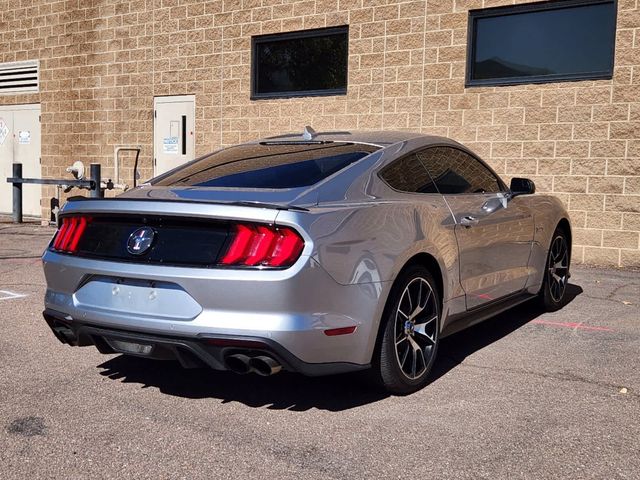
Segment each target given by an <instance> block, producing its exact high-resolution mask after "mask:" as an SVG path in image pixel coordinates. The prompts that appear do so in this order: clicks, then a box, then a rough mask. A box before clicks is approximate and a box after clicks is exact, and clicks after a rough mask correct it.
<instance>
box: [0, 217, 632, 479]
mask: <svg viewBox="0 0 640 480" xmlns="http://www.w3.org/2000/svg"><path fill="white" fill-rule="evenodd" d="M52 234H53V229H51V228H49V227H41V226H39V224H36V223H27V224H24V225H21V226H14V225H12V224H11V223H8V222H7V220H6V218H5V219H4V221H0V311H1V312H2V327H1V328H2V335H0V472H2V473H1V476H2V478H5V479H9V478H88V477H91V478H128V477H136V478H151V477H154V478H200V477H202V478H205V477H206V478H233V479H237V478H242V479H253V478H256V479H258V478H259V479H262V478H274V479H289V478H291V479H306V478H322V479H330V478H341V479H342V478H349V479H359V478H385V479H387V478H437V479H440V478H443V479H449V478H468V479H480V478H487V479H501V478H509V479H514V478H531V479H540V478H576V479H578V478H580V479H583V478H598V479H601V478H625V479H638V478H640V433H639V432H640V273H638V272H632V271H617V270H596V269H587V268H574V269H573V277H572V280H571V286H570V293H571V297H572V300H571V302H570V303H569V304H568V305H567V306H566V307H565V308H564V309H563V310H561V311H559V312H556V313H553V314H547V313H545V314H542V313H541V312H540V311H538V310H537V309H536V308H535V307H534V306H533V305H531V304H524V305H522V306H520V307H518V308H517V309H514V310H512V311H509V312H507V313H504V314H502V315H499V316H498V317H495V318H493V319H491V320H489V321H487V322H485V323H483V324H481V325H479V326H476V327H474V328H472V329H469V330H467V331H465V332H462V333H460V334H457V335H454V336H452V337H449V338H447V339H446V340H444V341H443V342H442V344H441V349H440V352H439V357H438V360H437V361H436V366H435V370H434V372H433V374H432V381H431V383H430V384H429V385H428V386H427V387H426V388H425V389H423V390H422V391H420V392H418V393H416V394H413V395H410V396H407V397H390V396H387V395H385V394H382V393H380V392H378V391H376V390H374V389H372V388H370V387H369V386H368V384H367V383H366V382H365V380H364V379H363V378H362V376H361V375H352V374H350V375H341V376H334V377H323V378H306V377H302V376H300V375H294V374H289V373H282V374H278V375H276V376H274V377H269V378H262V377H257V376H255V375H247V376H236V375H234V374H230V373H229V374H227V373H216V372H212V371H206V370H183V369H181V368H180V367H179V366H178V365H176V364H173V363H160V362H153V361H148V360H144V359H136V358H128V357H123V356H120V355H108V356H104V355H101V354H99V353H98V352H97V351H96V350H95V349H94V348H71V347H68V346H66V345H62V344H61V343H59V342H58V340H56V339H55V338H54V336H53V335H52V334H51V332H50V331H49V329H48V327H47V326H46V324H45V322H44V320H43V319H42V316H41V311H42V309H43V304H42V301H43V295H44V291H45V282H44V277H43V274H42V268H41V263H40V254H41V252H42V250H43V249H44V247H45V246H46V244H47V242H48V241H49V239H50V238H51V235H52Z"/></svg>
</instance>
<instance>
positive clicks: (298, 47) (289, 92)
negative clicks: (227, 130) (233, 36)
mask: <svg viewBox="0 0 640 480" xmlns="http://www.w3.org/2000/svg"><path fill="white" fill-rule="evenodd" d="M252 50H253V51H252V56H253V72H252V79H253V88H252V96H253V98H260V97H283V96H296V95H298V96H299V95H323V94H324V95H335V94H344V93H347V60H348V55H349V31H348V27H338V28H323V29H318V30H306V31H302V32H292V33H285V34H278V35H264V36H260V37H254V38H253V48H252Z"/></svg>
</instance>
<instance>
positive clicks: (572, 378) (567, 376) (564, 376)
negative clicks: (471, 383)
mask: <svg viewBox="0 0 640 480" xmlns="http://www.w3.org/2000/svg"><path fill="white" fill-rule="evenodd" d="M460 366H465V367H470V368H477V369H480V370H492V371H498V372H505V373H513V374H516V375H532V376H535V377H539V378H545V379H552V380H560V381H564V382H578V383H585V384H588V385H594V386H597V387H603V388H607V389H609V388H612V389H615V390H616V393H618V391H619V390H620V388H622V387H624V386H625V385H617V384H612V383H608V382H603V381H598V380H591V379H589V378H586V377H582V376H580V375H576V374H575V373H569V372H553V373H544V372H536V371H533V370H525V369H520V368H504V367H493V366H486V365H477V364H472V363H468V362H460ZM627 388H629V387H627ZM619 395H620V396H625V397H629V398H633V399H634V400H636V401H640V393H636V392H635V391H632V390H629V391H628V393H624V394H619Z"/></svg>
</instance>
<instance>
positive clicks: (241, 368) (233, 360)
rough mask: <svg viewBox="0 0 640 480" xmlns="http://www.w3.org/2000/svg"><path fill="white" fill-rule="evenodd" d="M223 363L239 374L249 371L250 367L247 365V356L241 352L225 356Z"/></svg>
mask: <svg viewBox="0 0 640 480" xmlns="http://www.w3.org/2000/svg"><path fill="white" fill-rule="evenodd" d="M225 365H226V366H227V368H228V369H229V370H231V371H232V372H234V373H237V374H240V375H244V374H246V373H249V372H250V371H251V367H250V366H249V357H247V356H246V355H242V354H241V353H237V354H235V355H229V356H228V357H226V358H225Z"/></svg>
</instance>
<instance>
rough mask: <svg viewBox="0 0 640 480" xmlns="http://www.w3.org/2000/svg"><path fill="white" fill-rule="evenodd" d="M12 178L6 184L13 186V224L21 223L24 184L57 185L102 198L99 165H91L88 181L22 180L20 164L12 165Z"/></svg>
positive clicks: (63, 179)
mask: <svg viewBox="0 0 640 480" xmlns="http://www.w3.org/2000/svg"><path fill="white" fill-rule="evenodd" d="M12 173H13V176H12V177H9V178H7V182H9V183H11V184H13V223H22V185H23V184H25V183H31V184H38V185H58V186H61V187H78V188H86V189H88V190H89V192H90V195H91V197H92V198H102V196H103V192H102V188H101V185H100V181H101V172H100V164H99V163H92V164H91V178H90V179H89V180H67V179H66V178H22V164H21V163H14V164H13V171H12Z"/></svg>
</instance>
